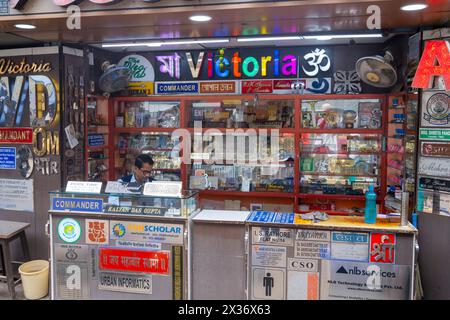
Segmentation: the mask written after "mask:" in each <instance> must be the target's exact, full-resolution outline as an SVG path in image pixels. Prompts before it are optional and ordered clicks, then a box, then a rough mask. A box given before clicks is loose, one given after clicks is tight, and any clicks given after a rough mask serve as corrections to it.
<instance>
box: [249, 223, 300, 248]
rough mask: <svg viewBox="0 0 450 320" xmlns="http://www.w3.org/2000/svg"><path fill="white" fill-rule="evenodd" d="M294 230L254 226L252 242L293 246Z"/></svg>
mask: <svg viewBox="0 0 450 320" xmlns="http://www.w3.org/2000/svg"><path fill="white" fill-rule="evenodd" d="M292 233H293V230H292V229H283V228H258V227H254V228H252V243H262V244H273V245H283V246H292V245H293V244H294V241H293V235H292Z"/></svg>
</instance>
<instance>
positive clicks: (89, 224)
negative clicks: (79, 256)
mask: <svg viewBox="0 0 450 320" xmlns="http://www.w3.org/2000/svg"><path fill="white" fill-rule="evenodd" d="M85 230H86V243H88V244H103V245H108V243H109V221H108V220H90V219H86V227H85Z"/></svg>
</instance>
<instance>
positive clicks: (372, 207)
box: [364, 185, 377, 223]
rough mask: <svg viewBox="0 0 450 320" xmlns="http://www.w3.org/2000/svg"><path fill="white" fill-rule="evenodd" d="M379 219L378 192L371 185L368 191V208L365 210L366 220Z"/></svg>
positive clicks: (373, 220)
mask: <svg viewBox="0 0 450 320" xmlns="http://www.w3.org/2000/svg"><path fill="white" fill-rule="evenodd" d="M376 220H377V194H376V193H375V192H374V191H373V185H369V190H368V191H367V192H366V209H365V211H364V222H365V223H375V222H376Z"/></svg>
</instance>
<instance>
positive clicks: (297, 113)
mask: <svg viewBox="0 0 450 320" xmlns="http://www.w3.org/2000/svg"><path fill="white" fill-rule="evenodd" d="M257 96H258V99H260V100H291V101H293V102H294V110H293V111H294V121H295V122H294V125H293V128H280V129H278V128H264V129H265V130H266V129H267V130H268V131H269V132H270V130H279V133H280V134H293V135H294V141H295V144H294V145H295V159H294V192H289V193H288V192H286V193H283V192H270V191H268V192H264V191H258V192H256V191H251V192H240V191H221V190H204V191H200V196H201V198H202V197H203V196H216V197H224V198H226V197H239V198H241V197H245V198H247V199H248V198H254V199H255V200H261V199H262V198H263V197H270V198H271V200H274V201H277V200H278V201H288V200H292V201H293V204H294V211H295V212H296V213H300V211H299V210H298V203H299V199H307V198H322V199H337V198H338V199H342V200H360V201H364V199H365V197H364V195H360V196H354V195H329V194H319V195H317V194H302V193H300V153H301V150H300V139H301V134H304V133H314V134H351V133H353V134H378V135H380V137H385V136H386V134H387V118H388V110H387V101H388V96H389V95H388V94H358V95H340V94H307V95H299V94H257ZM254 97H255V95H251V94H250V95H249V94H240V95H238V94H237V95H170V96H148V97H116V98H110V101H109V110H110V114H109V119H108V120H109V134H110V136H109V140H108V143H109V146H108V147H109V170H110V172H109V175H110V178H113V179H114V178H115V177H114V176H115V172H114V171H115V168H114V148H115V135H116V134H118V133H139V132H154V133H158V132H161V133H162V132H164V133H167V132H173V131H175V130H176V129H179V128H182V129H187V130H188V131H190V132H194V128H192V127H189V118H190V113H189V112H188V111H189V110H187V103H188V102H191V101H193V100H202V101H217V100H220V99H222V100H223V99H227V100H233V99H240V100H245V99H248V100H252V99H253V98H254ZM333 99H334V100H344V99H358V100H359V99H379V100H380V102H381V108H382V117H383V118H382V119H383V121H382V127H381V128H380V129H308V128H302V127H301V104H302V101H303V100H333ZM142 101H153V102H158V101H177V102H179V103H180V127H179V128H115V121H114V119H115V114H114V110H115V108H114V106H115V104H116V103H118V102H142ZM208 129H211V128H202V130H203V131H206V130H208ZM214 129H215V130H219V131H221V132H224V133H226V132H227V130H230V129H228V128H214ZM232 130H234V129H232ZM256 131H259V129H256ZM386 161H387V156H386V153H385V152H381V168H380V174H379V175H378V176H379V177H381V181H380V192H379V194H378V197H377V203H379V204H384V198H385V195H386V187H387V182H386V178H387V177H386V164H387V162H386ZM177 170H178V169H177ZM180 171H181V174H180V176H181V181H182V182H183V188H187V186H188V185H189V182H188V178H189V177H188V172H189V169H188V165H186V164H181V168H180ZM327 213H329V214H345V215H347V214H348V212H339V211H330V212H327Z"/></svg>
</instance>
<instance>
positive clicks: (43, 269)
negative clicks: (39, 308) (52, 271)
mask: <svg viewBox="0 0 450 320" xmlns="http://www.w3.org/2000/svg"><path fill="white" fill-rule="evenodd" d="M48 271H49V262H48V261H46V260H33V261H29V262H25V263H24V264H22V265H21V266H20V267H19V273H20V277H21V278H22V285H23V293H24V295H25V298H26V299H29V300H36V299H40V298H43V297H45V296H46V295H47V294H48Z"/></svg>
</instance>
